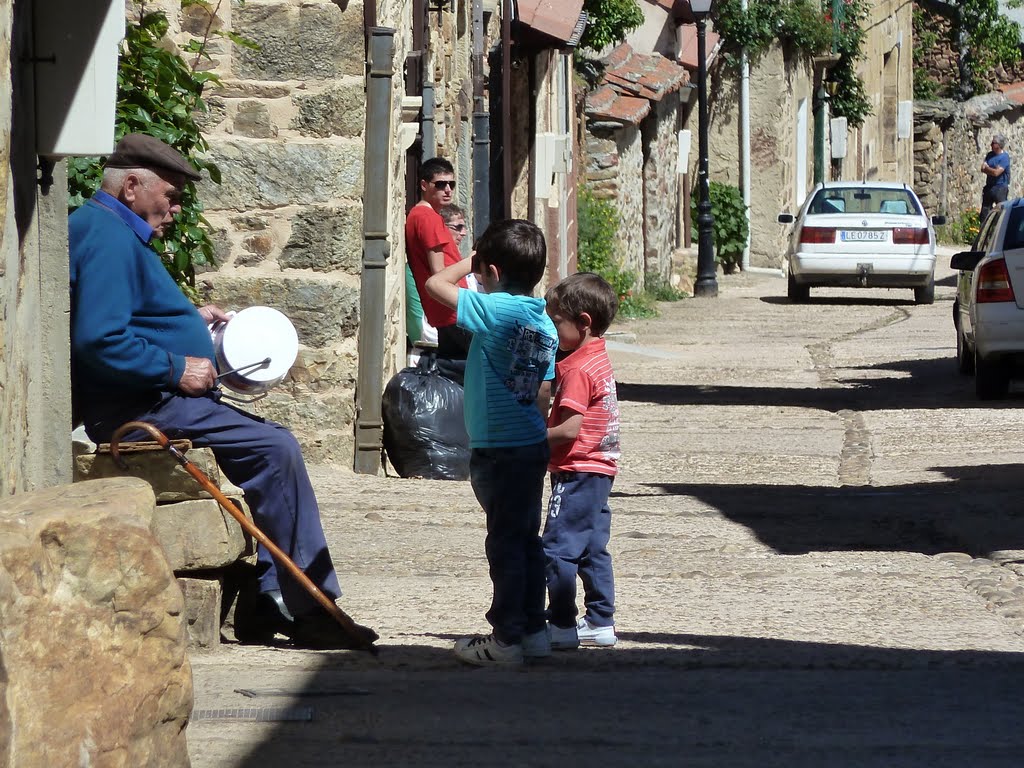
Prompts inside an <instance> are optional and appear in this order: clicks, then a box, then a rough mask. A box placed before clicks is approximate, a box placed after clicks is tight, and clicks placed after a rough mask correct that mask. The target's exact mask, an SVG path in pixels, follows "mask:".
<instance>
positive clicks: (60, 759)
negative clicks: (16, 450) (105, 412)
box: [0, 478, 192, 768]
mask: <svg viewBox="0 0 1024 768" xmlns="http://www.w3.org/2000/svg"><path fill="white" fill-rule="evenodd" d="M153 507H154V496H153V491H152V490H151V489H150V487H149V485H148V484H146V483H145V482H144V481H142V480H138V479H134V478H121V479H115V480H94V481H90V482H83V483H75V484H74V485H68V486H61V487H57V488H49V489H46V490H42V491H36V492H33V493H26V494H22V495H18V496H13V497H11V498H8V499H4V500H2V501H0V658H2V666H3V671H4V674H2V675H0V702H3V704H0V736H2V735H4V732H5V731H6V734H7V737H6V738H0V744H2V745H4V746H3V747H0V764H2V765H4V766H7V765H11V766H15V765H16V766H18V767H19V768H52V766H72V765H76V766H92V767H93V768H98V767H101V766H104V767H105V766H118V767H119V768H120V767H121V766H133V768H135V767H143V766H153V768H156V767H157V766H159V767H160V768H175V767H176V766H188V765H189V759H188V751H187V748H186V743H185V726H186V724H187V722H188V718H189V714H190V713H191V709H192V674H191V669H190V667H189V664H188V660H187V658H186V656H185V631H184V626H183V624H182V616H181V613H182V595H181V590H180V589H179V588H178V585H177V584H176V583H175V581H174V576H173V574H172V573H171V569H170V566H169V565H168V564H167V560H166V559H165V558H164V555H163V552H162V551H161V549H160V547H159V546H158V545H157V543H156V541H155V539H154V538H153V535H152V534H151V533H150V532H149V522H150V520H149V518H150V515H151V514H152V510H153ZM4 705H6V710H5V709H4ZM4 748H6V749H7V751H8V754H7V756H6V758H7V759H6V760H4V759H3V758H4V755H3V751H2V750H3V749H4Z"/></svg>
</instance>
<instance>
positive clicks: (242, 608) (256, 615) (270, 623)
mask: <svg viewBox="0 0 1024 768" xmlns="http://www.w3.org/2000/svg"><path fill="white" fill-rule="evenodd" d="M294 631H295V620H294V619H293V618H292V615H291V614H290V613H289V612H288V608H287V606H285V604H284V598H282V597H281V591H280V590H278V589H272V590H269V591H267V592H244V591H243V592H241V593H239V595H238V604H237V605H236V606H235V639H236V640H238V642H240V643H243V644H245V645H268V644H270V643H272V642H273V641H274V637H275V635H278V634H282V635H287V636H289V637H290V636H291V635H292V633H293V632H294Z"/></svg>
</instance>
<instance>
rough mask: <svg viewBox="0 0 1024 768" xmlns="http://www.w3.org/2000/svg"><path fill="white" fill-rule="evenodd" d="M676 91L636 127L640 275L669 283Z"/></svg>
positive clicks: (675, 220) (674, 223) (676, 201)
mask: <svg viewBox="0 0 1024 768" xmlns="http://www.w3.org/2000/svg"><path fill="white" fill-rule="evenodd" d="M679 109H680V105H679V91H674V92H673V93H669V94H666V95H665V96H664V97H663V98H662V100H661V101H655V102H652V103H651V113H650V114H649V115H648V116H647V117H646V118H645V119H644V121H643V123H641V125H640V129H641V133H642V136H643V152H644V170H643V175H644V200H645V205H644V227H643V232H644V269H643V272H644V275H645V276H646V275H647V274H654V275H660V276H661V277H662V278H663V279H664V280H669V278H670V276H671V272H672V253H673V251H675V249H676V246H677V243H678V242H679V240H680V239H681V238H680V237H679V235H678V234H677V233H678V230H679V216H678V209H679V206H680V205H681V204H682V203H681V199H680V194H679V180H678V179H679V177H678V175H677V173H676V164H677V160H678V154H679V139H678V134H677V126H678V120H679Z"/></svg>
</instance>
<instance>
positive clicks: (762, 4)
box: [713, 0, 871, 127]
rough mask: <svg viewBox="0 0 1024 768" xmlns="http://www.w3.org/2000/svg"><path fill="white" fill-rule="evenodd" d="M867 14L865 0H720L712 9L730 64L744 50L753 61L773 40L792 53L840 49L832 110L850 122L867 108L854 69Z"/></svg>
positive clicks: (855, 123)
mask: <svg viewBox="0 0 1024 768" xmlns="http://www.w3.org/2000/svg"><path fill="white" fill-rule="evenodd" d="M867 15H868V5H867V0H749V2H748V6H747V9H746V10H743V8H742V5H741V0H718V2H717V3H716V4H715V7H714V10H713V18H714V22H715V29H716V30H717V31H718V33H719V35H721V37H722V43H723V48H724V54H725V59H726V62H727V63H728V64H732V65H735V64H736V63H737V62H738V61H739V54H740V51H741V50H743V49H746V51H747V55H748V57H749V58H750V61H752V62H756V61H757V60H758V59H759V58H760V57H761V56H763V55H764V53H765V52H766V51H768V49H769V48H771V46H772V45H774V44H775V43H778V44H779V45H781V46H782V48H783V49H784V50H785V51H786V52H787V53H788V54H790V55H795V56H804V57H808V58H809V57H812V56H819V55H822V54H825V53H836V54H838V55H839V61H838V63H837V64H835V65H834V66H833V67H832V68H831V72H830V79H831V82H832V83H834V84H835V87H834V90H835V94H834V95H833V97H832V113H833V114H835V115H838V116H842V117H845V118H846V119H847V121H848V122H849V124H850V126H851V127H857V126H859V125H861V124H862V123H863V122H864V119H865V118H866V117H867V116H868V115H869V114H870V113H871V105H870V103H869V102H868V99H867V94H866V92H865V89H864V82H863V80H861V78H860V75H858V74H857V63H858V62H859V61H860V59H861V58H862V56H863V53H862V49H863V44H864V39H865V32H864V29H863V27H862V23H863V21H864V20H865V19H866V18H867Z"/></svg>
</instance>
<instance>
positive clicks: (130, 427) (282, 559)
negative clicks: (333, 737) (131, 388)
mask: <svg viewBox="0 0 1024 768" xmlns="http://www.w3.org/2000/svg"><path fill="white" fill-rule="evenodd" d="M134 430H142V431H143V432H146V433H148V434H149V435H150V437H152V438H153V440H155V441H156V442H157V443H159V444H160V447H161V448H165V449H167V450H168V451H169V452H170V454H171V455H172V456H173V457H174V458H175V460H176V461H177V462H178V463H179V464H181V466H182V467H184V468H185V471H186V472H188V473H189V474H190V475H192V477H194V478H195V479H196V480H197V481H198V482H199V484H200V485H201V486H203V488H205V489H206V490H207V491H209V492H210V495H212V496H213V498H214V499H216V500H217V502H218V503H219V504H220V505H221V506H222V507H224V509H226V510H227V511H228V513H229V514H230V515H231V516H232V517H233V518H235V520H237V521H238V524H239V525H240V526H242V528H243V529H244V530H245V531H246V532H247V533H248V534H249V535H250V536H252V537H253V538H254V539H256V541H258V542H259V543H260V544H261V545H262V546H264V547H266V548H267V551H268V552H270V554H271V555H273V557H274V559H275V560H277V562H279V563H280V564H281V565H283V566H284V567H285V569H287V571H288V573H290V574H291V575H292V576H293V577H294V578H295V580H296V581H297V582H299V584H301V585H302V587H303V588H304V589H305V590H306V591H307V592H309V594H311V595H312V596H313V597H314V598H315V599H316V601H317V602H318V603H320V605H322V606H323V608H324V610H326V611H327V613H329V614H330V615H331V616H332V617H333V618H334V620H335V621H337V622H338V624H340V625H341V628H342V629H343V630H345V633H346V634H347V635H348V636H349V637H350V638H351V639H352V640H353V641H354V642H355V643H356V646H357V649H358V650H364V651H370V652H371V653H374V654H376V653H377V648H376V646H374V645H373V641H374V640H376V639H377V637H376V633H375V632H374V631H373V630H372V629H369V628H368V627H363V626H360V625H359V624H356V623H355V622H354V621H353V620H352V618H351V617H350V616H349V615H348V614H347V613H345V612H344V611H343V610H341V608H339V607H338V605H337V603H335V602H334V601H333V600H331V598H329V597H328V596H327V595H325V594H324V593H323V592H322V591H320V588H319V587H318V586H317V585H316V584H314V583H313V582H312V581H311V580H310V578H309V577H308V576H307V575H306V574H305V573H303V572H302V569H301V568H299V566H297V565H296V564H295V562H294V561H293V560H292V559H291V558H290V557H288V555H287V554H285V553H284V552H283V551H282V550H281V548H280V547H278V546H277V545H276V544H275V543H274V542H272V541H271V540H270V538H269V537H268V536H267V535H266V534H265V533H263V531H261V530H260V529H259V528H257V527H256V524H255V523H253V522H252V520H250V519H249V518H248V517H246V516H245V515H244V514H243V513H242V511H241V510H240V509H239V508H238V507H236V506H235V504H234V502H232V501H231V499H229V498H228V497H227V496H225V495H224V494H223V493H222V492H221V490H220V488H218V487H217V486H216V485H214V484H213V482H212V481H211V480H210V478H208V477H207V476H206V474H205V473H204V472H203V471H202V470H201V469H199V468H198V467H197V466H196V465H195V464H193V463H192V462H191V461H189V459H188V457H187V456H185V454H184V453H182V452H181V451H180V450H178V449H177V448H176V447H175V446H174V445H173V444H172V443H171V441H170V440H168V439H167V436H166V435H165V434H164V433H163V432H161V431H160V430H159V429H157V428H156V427H154V426H153V425H152V424H147V423H146V422H144V421H129V422H127V423H125V424H122V425H121V426H120V427H118V428H117V431H116V432H114V434H113V435H112V436H111V438H110V455H111V456H113V457H114V461H115V462H117V465H118V466H119V467H121V468H122V469H127V468H128V465H127V464H126V463H125V462H124V460H123V459H122V458H121V456H120V453H119V449H118V443H119V442H120V440H121V438H122V437H124V436H125V435H126V434H128V433H129V432H132V431H134Z"/></svg>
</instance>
